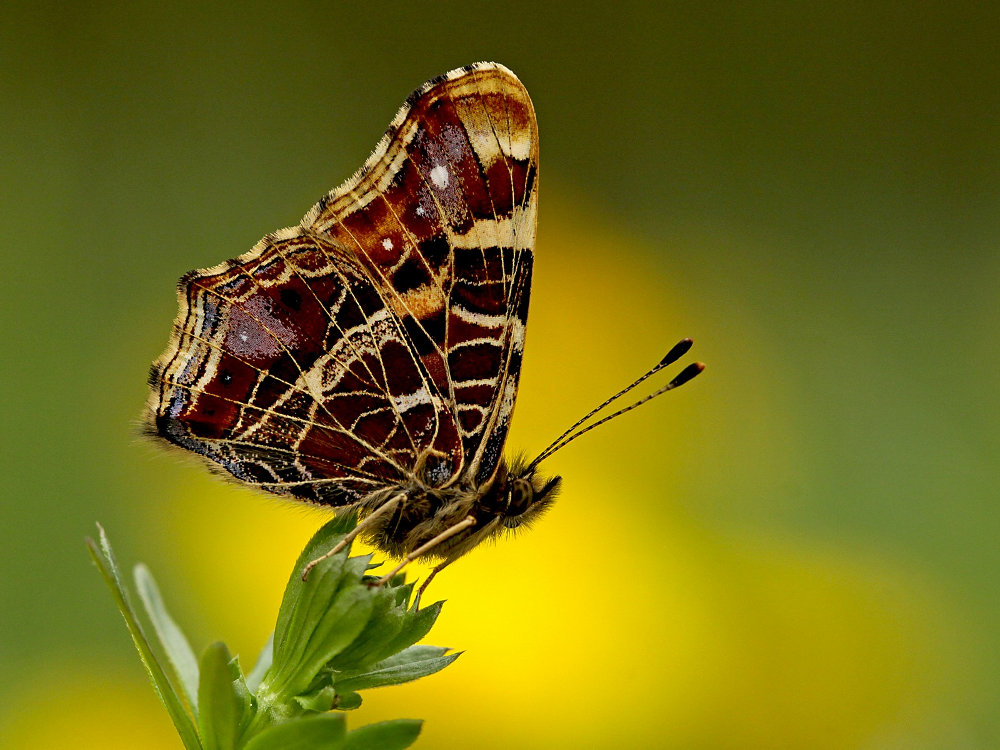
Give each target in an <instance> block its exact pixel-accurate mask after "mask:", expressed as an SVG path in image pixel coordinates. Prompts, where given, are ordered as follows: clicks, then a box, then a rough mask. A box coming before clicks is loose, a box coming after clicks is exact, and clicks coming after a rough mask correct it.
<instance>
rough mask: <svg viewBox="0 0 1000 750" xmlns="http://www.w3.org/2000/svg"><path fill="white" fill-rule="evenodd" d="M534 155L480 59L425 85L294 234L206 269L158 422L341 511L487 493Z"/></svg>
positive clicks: (514, 320)
mask: <svg viewBox="0 0 1000 750" xmlns="http://www.w3.org/2000/svg"><path fill="white" fill-rule="evenodd" d="M537 164H538V141H537V130H536V126H535V118H534V112H533V109H532V106H531V102H530V100H529V98H528V95H527V92H526V91H525V90H524V88H523V86H522V85H521V84H520V82H519V81H518V80H517V79H516V77H514V75H513V74H512V73H510V71H508V70H506V69H505V68H503V67H502V66H499V65H495V64H492V63H481V64H479V65H476V66H470V67H468V68H463V69H460V70H456V71H453V72H451V73H449V74H446V75H445V76H442V77H441V78H439V79H435V80H434V81H431V82H428V83H427V84H425V85H424V86H423V87H421V88H420V89H418V90H417V91H415V92H414V93H413V94H412V95H411V96H410V98H409V99H408V100H407V103H406V104H405V105H404V107H403V108H402V109H401V110H400V112H399V113H398V114H397V116H396V118H395V119H394V120H393V123H392V125H391V126H390V128H389V130H388V131H387V132H386V135H385V136H384V137H383V139H382V140H381V141H380V142H379V145H378V146H377V147H376V150H375V152H374V153H373V154H372V156H371V157H370V158H369V159H368V161H367V162H366V163H365V165H364V167H363V168H362V169H361V170H360V171H359V172H358V173H356V174H355V175H354V176H353V177H352V178H351V179H349V180H348V181H347V182H346V183H344V184H343V185H341V186H340V187H339V188H337V189H335V190H333V191H331V192H330V193H329V194H328V195H326V196H325V197H324V198H323V199H322V200H320V201H319V203H317V204H316V205H315V206H314V207H313V209H312V210H310V211H309V212H308V213H307V214H306V216H305V217H304V218H303V220H302V222H301V224H300V225H299V226H297V227H293V228H289V229H285V230H281V231H279V232H276V233H274V234H271V235H268V236H267V237H265V238H264V239H263V240H261V242H259V243H258V244H257V246H256V247H254V249H253V250H251V251H250V252H249V253H247V254H246V255H243V256H241V257H240V258H237V259H235V260H233V261H228V262H226V263H223V264H221V265H219V266H216V267H214V268H210V269H205V270H199V271H193V272H191V273H190V274H188V275H186V276H185V277H184V278H183V279H182V280H181V284H180V308H181V309H180V314H179V315H178V318H177V321H176V322H175V332H174V337H173V339H172V341H171V344H170V346H169V347H168V349H167V351H166V352H165V353H164V354H163V355H162V356H161V357H160V359H159V360H158V361H157V362H156V363H155V364H154V368H153V375H152V378H151V385H152V386H153V394H152V396H151V400H150V411H151V421H152V426H153V428H154V429H155V431H156V432H157V433H158V434H159V435H160V436H162V437H164V438H166V439H167V440H169V441H171V442H173V443H175V444H178V445H181V446H182V447H185V448H189V449H191V450H193V451H195V452H196V453H198V454H200V455H202V456H204V457H205V458H206V459H208V460H209V461H210V462H212V463H213V464H215V465H216V466H219V467H221V468H223V469H225V470H226V471H228V472H229V473H230V474H232V475H234V476H236V477H237V478H239V479H242V480H245V481H247V482H250V483H253V484H256V485H259V486H261V487H262V488H264V489H267V490H270V491H273V492H277V493H279V494H292V495H295V496H297V497H300V498H303V499H307V500H311V501H314V502H319V503H323V504H329V505H344V504H349V503H353V502H357V501H358V500H360V499H361V498H363V497H364V496H365V495H368V494H369V493H372V492H374V491H377V490H379V489H382V488H385V487H392V486H399V485H402V484H405V483H406V482H408V481H412V480H413V478H414V476H415V474H414V472H415V471H416V470H417V468H418V466H419V467H420V471H421V472H422V473H421V475H420V477H419V479H420V481H423V482H426V483H429V484H431V485H433V486H439V487H444V486H448V485H450V484H454V483H456V482H461V483H463V484H474V485H477V486H478V485H481V484H483V483H484V482H486V481H488V480H489V479H490V478H491V477H492V476H493V473H494V472H495V470H496V467H497V465H498V462H499V458H500V453H501V452H502V449H503V443H504V440H505V438H506V433H507V426H508V423H509V420H510V416H511V412H512V410H513V405H514V396H515V394H516V388H517V380H518V374H519V371H520V362H521V355H522V351H523V345H524V330H525V324H526V320H527V310H528V297H529V291H530V282H531V267H532V248H533V245H534V235H535V215H536V210H537Z"/></svg>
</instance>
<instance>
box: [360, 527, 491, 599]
mask: <svg viewBox="0 0 1000 750" xmlns="http://www.w3.org/2000/svg"><path fill="white" fill-rule="evenodd" d="M475 525H476V519H475V518H473V517H472V516H466V517H465V518H463V519H462V520H461V521H459V522H458V523H456V524H454V525H453V526H449V527H448V528H447V529H445V530H444V531H442V532H441V533H440V534H438V535H437V536H435V537H434V538H432V539H431V540H429V541H427V542H425V543H424V544H422V545H420V546H419V547H417V548H416V549H415V550H413V552H411V553H410V554H408V555H407V556H406V557H404V558H403V560H402V561H401V562H400V563H399V565H397V566H396V567H395V568H393V569H392V570H390V571H389V572H388V573H386V574H385V575H384V576H382V578H380V579H379V581H378V584H377V585H379V586H384V585H385V584H387V583H388V582H389V581H391V580H392V579H393V578H394V577H395V575H396V574H397V573H399V571H401V570H402V569H403V568H405V567H406V566H407V565H409V564H410V563H411V562H413V561H414V560H416V559H417V558H418V557H420V556H422V555H425V554H427V553H428V552H430V551H431V550H432V549H434V548H435V547H437V546H438V545H439V544H441V543H442V542H444V541H447V540H448V539H451V538H452V537H453V536H455V534H459V533H461V532H462V531H464V530H465V529H468V528H470V527H472V526H475ZM443 567H444V565H439V566H438V567H437V568H435V569H434V570H435V572H436V571H437V570H438V569H439V568H443ZM433 575H434V573H431V576H433ZM426 586H427V584H426V583H425V584H424V586H423V587H421V590H422V589H423V588H426Z"/></svg>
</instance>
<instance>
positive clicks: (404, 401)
mask: <svg viewBox="0 0 1000 750" xmlns="http://www.w3.org/2000/svg"><path fill="white" fill-rule="evenodd" d="M392 400H393V401H394V402H395V403H396V409H397V410H398V411H399V412H400V413H401V414H402V413H403V412H404V411H409V410H410V409H412V408H413V407H414V406H419V405H420V404H431V403H433V401H432V400H431V394H430V393H428V392H427V388H420V389H419V390H417V391H415V392H414V393H408V394H406V395H405V396H393V397H392Z"/></svg>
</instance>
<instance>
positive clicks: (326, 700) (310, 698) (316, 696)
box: [295, 685, 338, 713]
mask: <svg viewBox="0 0 1000 750" xmlns="http://www.w3.org/2000/svg"><path fill="white" fill-rule="evenodd" d="M295 702H296V703H298V704H299V705H300V706H301V707H302V708H304V709H305V710H306V711H313V712H315V713H323V712H324V711H329V710H331V709H333V708H337V707H338V701H337V691H336V690H334V689H333V686H332V685H324V686H323V687H321V688H320V689H319V690H315V691H313V692H312V693H308V694H306V695H296V696H295Z"/></svg>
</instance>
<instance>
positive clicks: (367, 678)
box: [334, 646, 461, 693]
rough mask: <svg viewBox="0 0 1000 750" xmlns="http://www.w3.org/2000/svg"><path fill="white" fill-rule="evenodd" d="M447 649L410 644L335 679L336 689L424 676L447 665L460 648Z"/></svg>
mask: <svg viewBox="0 0 1000 750" xmlns="http://www.w3.org/2000/svg"><path fill="white" fill-rule="evenodd" d="M447 650H448V649H446V648H439V647H437V646H410V648H408V649H406V650H405V651H402V652H401V653H399V654H396V655H395V656H390V657H389V658H388V659H384V660H383V661H381V662H379V663H378V664H376V665H375V666H374V667H373V668H372V669H371V670H370V671H368V672H365V673H363V674H359V675H352V676H350V677H347V678H345V679H342V680H337V681H336V682H335V683H334V687H336V688H337V692H338V693H340V692H344V691H349V690H352V691H357V690H366V689H368V688H374V687H384V686H386V685H398V684H400V683H402V682H410V681H411V680H416V679H418V678H420V677H426V676H427V675H429V674H434V673H435V672H439V671H440V670H442V669H444V668H445V667H447V666H448V665H449V664H451V663H452V662H453V661H455V659H457V658H458V657H459V656H460V655H461V652H457V653H454V654H447V653H445V652H446V651H447Z"/></svg>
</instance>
